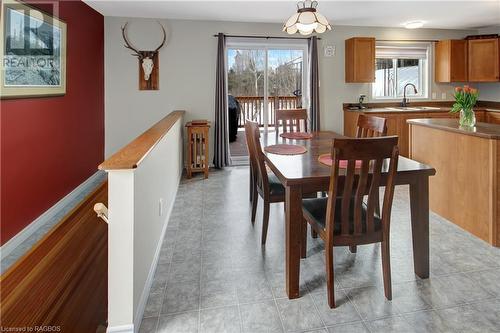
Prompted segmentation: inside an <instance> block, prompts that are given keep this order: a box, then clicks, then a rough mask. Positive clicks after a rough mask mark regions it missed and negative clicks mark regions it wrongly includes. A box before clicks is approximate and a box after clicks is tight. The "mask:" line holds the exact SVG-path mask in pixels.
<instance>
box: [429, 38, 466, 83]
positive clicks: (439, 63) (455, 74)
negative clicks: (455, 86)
mask: <svg viewBox="0 0 500 333" xmlns="http://www.w3.org/2000/svg"><path fill="white" fill-rule="evenodd" d="M467 53H468V48H467V41H466V40H450V39H449V40H442V41H439V42H437V43H436V46H435V56H434V66H435V70H434V80H435V81H436V82H466V81H467Z"/></svg>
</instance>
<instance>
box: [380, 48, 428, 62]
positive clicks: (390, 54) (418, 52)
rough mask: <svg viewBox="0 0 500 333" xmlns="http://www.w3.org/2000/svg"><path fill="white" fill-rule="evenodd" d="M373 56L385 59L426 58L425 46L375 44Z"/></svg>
mask: <svg viewBox="0 0 500 333" xmlns="http://www.w3.org/2000/svg"><path fill="white" fill-rule="evenodd" d="M375 57H376V58H386V59H427V48H426V47H405V46H383V45H377V47H376V49H375Z"/></svg>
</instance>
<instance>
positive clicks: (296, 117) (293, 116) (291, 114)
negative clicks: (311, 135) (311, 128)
mask: <svg viewBox="0 0 500 333" xmlns="http://www.w3.org/2000/svg"><path fill="white" fill-rule="evenodd" d="M275 118H276V119H275V124H276V133H278V132H279V127H280V121H281V127H282V132H283V133H285V132H307V109H278V110H276V116H275ZM301 121H303V123H304V128H303V129H302V130H301V128H300V123H301Z"/></svg>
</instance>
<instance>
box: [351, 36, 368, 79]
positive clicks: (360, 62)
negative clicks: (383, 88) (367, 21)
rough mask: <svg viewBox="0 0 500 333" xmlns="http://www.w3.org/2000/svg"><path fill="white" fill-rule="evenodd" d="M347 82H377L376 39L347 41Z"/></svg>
mask: <svg viewBox="0 0 500 333" xmlns="http://www.w3.org/2000/svg"><path fill="white" fill-rule="evenodd" d="M345 82H348V83H366V82H375V38H371V37H354V38H350V39H347V40H346V41H345Z"/></svg>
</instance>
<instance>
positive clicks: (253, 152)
mask: <svg viewBox="0 0 500 333" xmlns="http://www.w3.org/2000/svg"><path fill="white" fill-rule="evenodd" d="M245 136H246V139H247V146H248V153H249V157H250V167H251V168H252V171H253V172H255V173H256V175H257V178H256V179H257V185H258V186H260V187H261V188H262V189H263V190H264V191H263V192H264V194H265V195H266V194H267V193H269V178H268V176H267V170H266V163H265V160H264V153H263V152H262V146H261V145H260V130H259V123H257V122H255V121H251V120H249V119H247V120H246V121H245Z"/></svg>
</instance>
